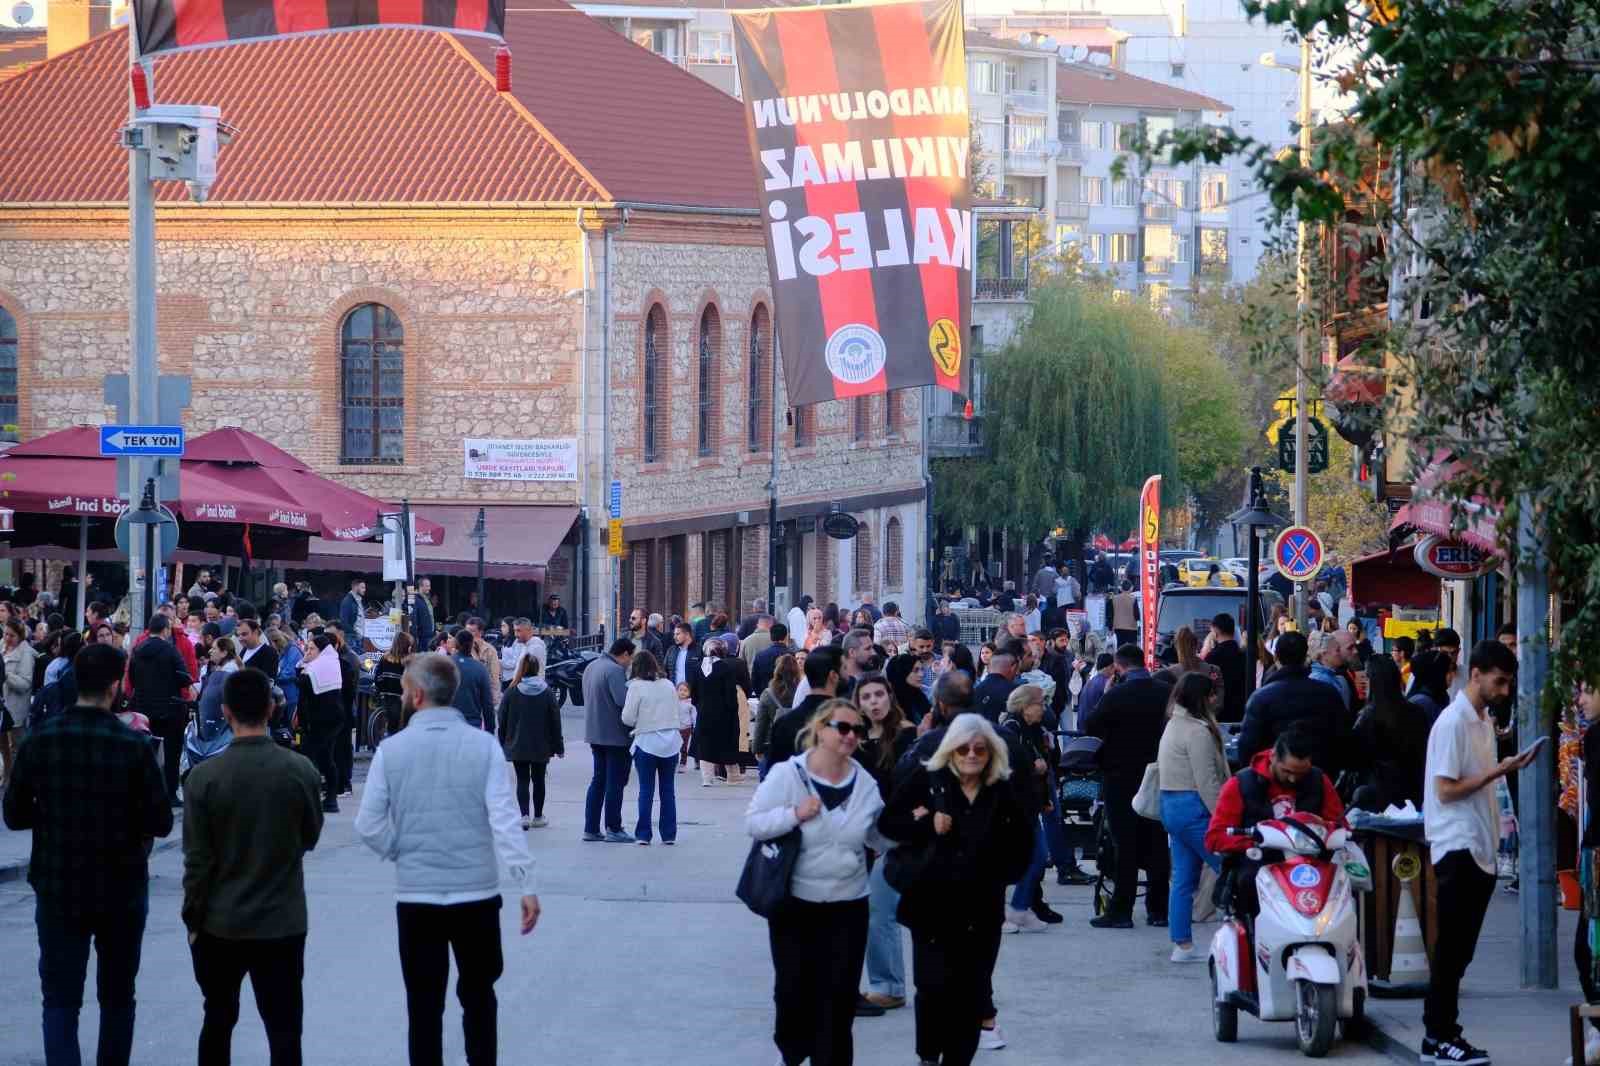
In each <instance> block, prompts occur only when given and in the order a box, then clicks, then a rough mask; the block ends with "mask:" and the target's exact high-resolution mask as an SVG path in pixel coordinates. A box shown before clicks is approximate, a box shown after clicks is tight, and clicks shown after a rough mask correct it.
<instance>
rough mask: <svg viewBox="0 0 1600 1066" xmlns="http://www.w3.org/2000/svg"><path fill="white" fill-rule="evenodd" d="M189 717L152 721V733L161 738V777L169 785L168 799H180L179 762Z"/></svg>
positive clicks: (179, 716)
mask: <svg viewBox="0 0 1600 1066" xmlns="http://www.w3.org/2000/svg"><path fill="white" fill-rule="evenodd" d="M188 725H189V718H188V716H187V715H168V716H167V717H165V718H160V719H152V720H151V722H150V732H151V733H153V734H155V735H156V736H158V737H160V738H161V776H162V778H163V779H165V781H166V783H167V798H168V799H169V800H172V801H174V802H176V800H177V798H178V761H179V760H180V759H181V758H182V757H183V731H184V730H185V729H186V728H188Z"/></svg>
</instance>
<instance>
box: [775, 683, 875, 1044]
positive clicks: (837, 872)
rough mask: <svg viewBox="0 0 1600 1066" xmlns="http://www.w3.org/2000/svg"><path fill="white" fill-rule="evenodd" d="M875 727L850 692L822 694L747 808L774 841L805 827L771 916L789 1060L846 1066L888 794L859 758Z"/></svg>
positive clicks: (780, 1034) (780, 1025)
mask: <svg viewBox="0 0 1600 1066" xmlns="http://www.w3.org/2000/svg"><path fill="white" fill-rule="evenodd" d="M867 733H868V726H867V723H866V719H865V718H864V717H863V716H862V714H861V712H860V711H858V710H856V709H855V707H854V706H853V705H852V704H851V703H850V701H849V700H841V699H830V700H824V701H823V702H822V703H821V705H819V706H818V707H817V710H816V712H815V713H814V714H812V716H811V719H810V720H809V721H808V722H807V723H806V725H805V727H804V728H803V729H802V730H801V731H800V735H799V738H798V740H797V746H798V747H799V748H800V754H798V755H796V756H794V757H793V758H792V759H786V760H784V761H783V762H781V763H778V764H776V765H774V766H773V767H772V768H771V770H770V771H768V773H767V776H766V780H764V781H762V782H761V786H760V787H759V788H757V789H756V794H755V796H754V797H752V798H751V800H750V806H749V808H748V809H747V810H746V811H745V816H744V820H745V830H746V832H748V833H749V834H750V835H751V836H752V837H754V838H755V839H757V840H776V839H778V838H779V837H781V836H784V835H786V834H788V833H790V832H792V831H793V830H794V829H795V828H797V827H798V828H799V830H800V854H799V856H798V858H796V859H795V864H794V873H793V875H792V876H791V879H790V882H789V893H790V899H789V900H788V902H787V903H786V904H785V905H784V907H783V908H782V909H781V910H780V911H779V912H778V913H777V914H775V915H773V916H772V917H771V918H769V919H768V921H767V936H768V942H769V944H770V946H771V950H772V969H773V986H774V987H773V1000H774V1002H775V1003H776V1004H777V1021H776V1024H775V1026H774V1030H773V1042H774V1043H775V1044H777V1046H778V1052H779V1056H780V1058H781V1061H782V1062H783V1063H785V1064H786V1066H798V1064H799V1063H801V1062H803V1061H807V1060H809V1061H810V1062H811V1063H812V1064H813V1066H848V1064H849V1063H850V1062H851V1061H853V1058H854V1044H853V1042H852V1038H851V1032H850V1028H851V1026H852V1024H853V1023H854V1022H855V1015H856V997H857V994H858V993H857V984H858V982H859V981H860V980H861V964H862V961H863V959H865V957H866V953H867V861H866V849H867V848H868V847H871V848H873V849H875V850H878V851H882V850H885V847H886V843H885V841H884V840H883V838H882V837H880V836H879V835H878V831H877V829H876V828H875V826H876V823H877V821H878V814H879V812H881V811H882V810H883V799H882V797H880V796H879V795H878V788H877V785H876V784H875V783H874V782H873V780H872V778H871V777H870V776H869V775H868V774H867V772H866V771H865V770H863V769H862V768H861V766H860V764H858V763H857V762H856V761H855V757H854V756H855V754H856V751H857V749H858V748H859V747H860V745H861V741H862V740H863V739H865V738H866V736H867Z"/></svg>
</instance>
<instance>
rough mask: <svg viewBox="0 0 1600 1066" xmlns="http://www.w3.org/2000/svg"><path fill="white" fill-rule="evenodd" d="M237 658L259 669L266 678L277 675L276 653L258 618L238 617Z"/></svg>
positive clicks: (252, 667)
mask: <svg viewBox="0 0 1600 1066" xmlns="http://www.w3.org/2000/svg"><path fill="white" fill-rule="evenodd" d="M238 633H239V658H240V660H241V661H242V662H243V663H244V665H245V666H248V667H250V668H251V669H254V670H260V671H261V672H262V673H263V674H266V675H267V678H268V680H271V681H276V680H277V677H278V653H277V651H275V650H274V649H273V647H272V642H271V641H269V640H268V639H267V635H266V633H265V632H263V631H262V629H261V620H260V619H259V618H241V619H239V629H238Z"/></svg>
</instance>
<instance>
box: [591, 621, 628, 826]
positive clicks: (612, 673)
mask: <svg viewBox="0 0 1600 1066" xmlns="http://www.w3.org/2000/svg"><path fill="white" fill-rule="evenodd" d="M635 650H636V649H635V647H634V644H633V641H631V640H629V639H628V638H627V637H619V638H618V639H616V640H614V641H612V643H611V650H610V651H609V652H608V653H607V654H605V655H602V656H600V658H598V659H596V660H595V661H594V662H592V663H590V664H589V666H588V667H587V668H586V669H585V670H584V671H583V710H584V726H583V739H584V740H585V741H587V742H588V744H589V752H590V754H591V755H592V756H593V758H594V773H593V776H591V777H590V778H589V792H588V795H586V796H585V797H584V803H583V839H584V840H603V841H605V842H607V843H609V844H632V843H633V837H632V836H630V835H628V834H627V833H625V832H623V831H622V792H623V790H624V789H626V788H627V787H628V767H629V759H628V742H629V738H628V730H627V727H626V726H624V725H623V724H622V707H623V704H625V703H627V701H628V667H629V666H631V665H632V664H633V655H634V652H635ZM602 809H603V812H604V814H605V833H604V835H602V834H601V832H600V816H601V813H602Z"/></svg>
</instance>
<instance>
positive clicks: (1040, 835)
mask: <svg viewBox="0 0 1600 1066" xmlns="http://www.w3.org/2000/svg"><path fill="white" fill-rule="evenodd" d="M1049 861H1050V848H1049V845H1048V844H1047V843H1046V834H1045V831H1044V822H1043V820H1042V819H1040V818H1035V819H1034V820H1033V860H1032V861H1031V862H1029V863H1028V872H1027V873H1025V874H1023V875H1022V880H1020V881H1018V882H1017V887H1016V888H1013V889H1012V890H1011V909H1012V910H1014V911H1025V910H1027V909H1028V908H1029V907H1032V906H1033V903H1034V900H1033V892H1034V889H1036V888H1037V887H1038V885H1039V878H1041V877H1043V876H1044V867H1045V863H1047V862H1049Z"/></svg>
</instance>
